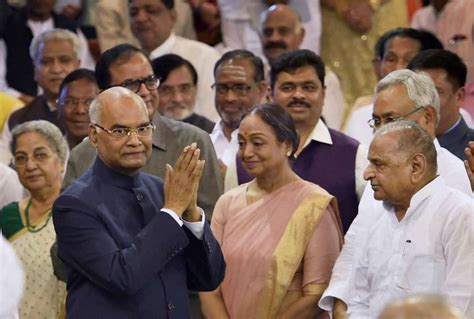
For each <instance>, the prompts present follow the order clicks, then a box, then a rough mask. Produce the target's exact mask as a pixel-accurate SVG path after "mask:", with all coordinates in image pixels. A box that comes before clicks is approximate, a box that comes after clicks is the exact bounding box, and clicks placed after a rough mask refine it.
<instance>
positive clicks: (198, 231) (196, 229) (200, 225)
mask: <svg viewBox="0 0 474 319" xmlns="http://www.w3.org/2000/svg"><path fill="white" fill-rule="evenodd" d="M161 211H162V212H163V213H166V214H168V215H170V216H171V217H172V218H173V219H174V220H175V221H176V222H177V223H178V224H179V226H183V224H184V226H186V227H187V228H188V229H189V230H190V231H191V233H193V235H194V236H196V238H197V239H199V240H201V239H202V237H203V234H204V222H205V221H206V215H205V214H204V211H203V210H202V208H200V207H199V211H200V212H201V220H200V221H198V222H188V221H186V220H184V219H182V218H180V217H179V216H178V215H177V214H176V213H175V212H174V211H172V210H171V209H167V208H162V209H161Z"/></svg>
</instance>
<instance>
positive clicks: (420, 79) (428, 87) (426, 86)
mask: <svg viewBox="0 0 474 319" xmlns="http://www.w3.org/2000/svg"><path fill="white" fill-rule="evenodd" d="M399 84H402V85H404V86H405V88H406V89H407V92H408V97H409V98H410V100H412V101H413V103H415V105H416V107H426V106H432V107H433V108H434V109H435V111H436V124H438V121H439V119H440V114H439V112H440V104H439V95H438V92H437V91H436V87H435V85H434V83H433V80H432V79H431V77H430V76H429V75H427V74H426V73H424V72H413V71H411V70H406V69H403V70H396V71H393V72H391V73H389V74H388V75H387V76H385V77H384V78H383V79H382V80H380V81H379V83H378V84H377V87H376V88H375V95H378V94H379V93H380V92H382V91H383V90H385V89H387V88H389V87H391V86H394V85H399Z"/></svg>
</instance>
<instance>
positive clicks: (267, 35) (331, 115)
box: [260, 4, 344, 130]
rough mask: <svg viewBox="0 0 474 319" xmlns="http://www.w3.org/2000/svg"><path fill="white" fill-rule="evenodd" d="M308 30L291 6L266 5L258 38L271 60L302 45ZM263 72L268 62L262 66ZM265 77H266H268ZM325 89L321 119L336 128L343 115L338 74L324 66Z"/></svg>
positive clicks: (267, 57) (268, 59)
mask: <svg viewBox="0 0 474 319" xmlns="http://www.w3.org/2000/svg"><path fill="white" fill-rule="evenodd" d="M306 37H307V32H306V30H305V28H304V27H303V23H302V22H301V19H300V17H299V15H298V13H297V12H296V11H295V10H294V9H293V8H292V7H290V6H288V5H284V4H277V5H273V6H271V7H269V8H268V9H267V10H266V11H265V12H264V13H263V15H262V19H261V23H260V40H261V42H262V48H263V54H264V56H265V58H266V59H267V61H268V63H273V61H275V60H276V59H278V58H279V57H280V56H281V55H282V54H283V53H286V52H290V51H293V50H297V49H303V48H304V46H303V40H304V39H305V38H306ZM265 67H266V68H267V69H268V71H267V70H266V72H265V73H266V74H268V73H269V71H270V66H269V65H268V64H267V65H266V66H265ZM267 80H268V79H267ZM324 83H325V85H326V91H325V95H324V103H323V105H327V107H325V108H323V112H322V117H323V118H324V122H325V123H326V124H327V125H328V126H329V127H330V128H333V129H336V130H339V129H340V128H341V125H342V118H343V115H344V98H343V96H342V89H341V84H340V82H339V79H338V78H337V75H336V74H335V73H334V72H332V71H331V70H329V68H327V67H326V74H325V76H324Z"/></svg>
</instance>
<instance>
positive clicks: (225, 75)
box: [216, 58, 255, 81]
mask: <svg viewBox="0 0 474 319" xmlns="http://www.w3.org/2000/svg"><path fill="white" fill-rule="evenodd" d="M254 72H255V69H254V65H253V63H252V62H251V61H250V59H247V58H237V59H230V60H228V61H225V62H223V63H222V64H221V65H219V67H218V68H217V72H216V80H217V81H222V80H226V81H233V80H235V81H242V80H243V81H245V78H246V79H251V78H252V77H253V76H254Z"/></svg>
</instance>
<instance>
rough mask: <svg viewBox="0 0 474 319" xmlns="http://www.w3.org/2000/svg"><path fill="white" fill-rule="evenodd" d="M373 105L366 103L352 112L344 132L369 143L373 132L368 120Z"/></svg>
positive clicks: (370, 116)
mask: <svg viewBox="0 0 474 319" xmlns="http://www.w3.org/2000/svg"><path fill="white" fill-rule="evenodd" d="M373 109H374V105H373V104H372V103H371V104H368V105H365V106H362V107H360V108H358V109H357V110H355V111H354V112H352V114H351V117H350V118H349V121H348V122H347V126H346V134H347V135H349V136H350V137H352V138H354V139H356V140H358V141H359V142H360V143H362V144H364V145H370V142H371V141H372V137H373V135H374V134H373V132H372V128H371V127H370V126H369V123H368V121H369V120H370V119H371V118H372V111H373Z"/></svg>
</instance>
